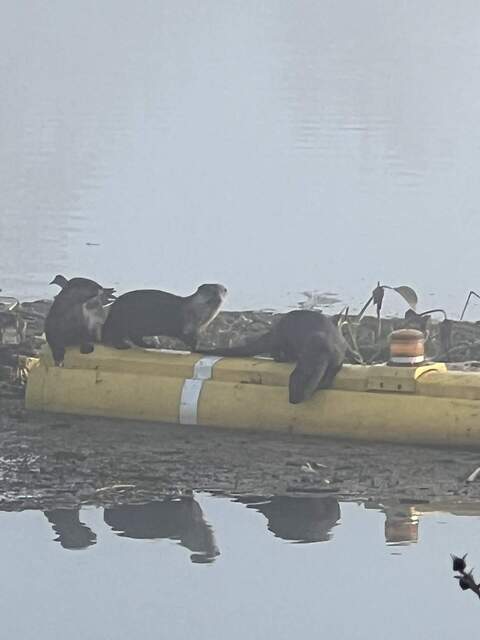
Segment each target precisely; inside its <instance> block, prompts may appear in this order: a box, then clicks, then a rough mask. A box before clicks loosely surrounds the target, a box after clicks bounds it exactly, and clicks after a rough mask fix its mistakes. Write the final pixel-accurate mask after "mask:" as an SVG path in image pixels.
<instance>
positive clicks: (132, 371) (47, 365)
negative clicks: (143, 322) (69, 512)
mask: <svg viewBox="0 0 480 640" xmlns="http://www.w3.org/2000/svg"><path fill="white" fill-rule="evenodd" d="M391 352H392V356H393V357H392V359H391V362H390V365H387V364H381V365H368V366H367V365H344V367H343V369H342V370H341V371H340V373H339V374H338V375H337V377H336V379H335V382H334V386H333V388H332V389H328V390H325V391H317V392H316V393H315V394H314V396H313V397H312V398H311V399H310V400H308V401H306V402H303V403H301V404H297V405H293V404H290V403H289V402H288V379H289V375H290V373H291V371H292V369H293V367H294V365H291V364H283V363H277V362H273V361H272V360H269V359H266V358H221V357H216V356H202V355H201V354H196V353H187V352H174V351H158V350H145V349H129V350H125V351H121V350H116V349H112V348H107V347H104V346H96V347H95V351H94V352H93V353H92V354H88V355H82V354H81V353H79V350H78V348H70V349H68V350H67V353H66V357H65V363H64V366H63V367H55V366H54V365H53V360H52V357H51V354H50V351H49V349H48V347H44V349H43V351H42V353H41V355H40V358H39V360H38V362H37V363H36V364H35V365H34V366H33V368H32V370H31V371H30V375H29V378H28V384H27V392H26V406H27V409H30V410H39V411H52V412H61V413H71V414H82V415H92V416H107V417H114V418H127V419H134V420H149V421H153V422H163V423H178V424H185V425H206V426H211V427H226V428H232V429H250V430H256V431H261V430H268V431H280V432H284V433H299V434H310V435H321V436H329V437H335V438H354V439H361V440H371V441H373V440H376V441H382V440H383V441H390V442H402V443H422V444H443V445H453V446H468V447H472V448H473V447H480V374H478V373H468V372H462V371H448V370H447V367H446V366H445V364H441V363H426V362H424V361H422V360H423V358H422V356H421V355H418V354H417V355H413V356H405V355H402V354H401V353H400V355H399V350H398V345H397V347H394V345H393V344H392V351H391ZM406 360H407V362H405V361H406ZM392 364H393V365H394V366H391V365H392ZM405 364H408V365H410V366H405Z"/></svg>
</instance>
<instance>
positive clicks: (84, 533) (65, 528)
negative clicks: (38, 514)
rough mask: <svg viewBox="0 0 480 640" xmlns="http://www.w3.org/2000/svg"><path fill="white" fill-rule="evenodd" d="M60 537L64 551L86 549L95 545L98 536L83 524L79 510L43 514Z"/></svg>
mask: <svg viewBox="0 0 480 640" xmlns="http://www.w3.org/2000/svg"><path fill="white" fill-rule="evenodd" d="M43 513H44V515H45V517H46V518H47V520H48V521H49V522H50V524H51V525H52V528H53V530H54V531H55V533H56V534H57V535H58V538H56V539H55V540H56V542H60V544H61V545H62V547H63V548H64V549H86V548H87V547H90V546H91V545H93V544H95V542H96V540H97V536H96V535H95V534H94V533H93V531H92V530H91V529H89V528H88V527H87V526H86V525H84V524H83V522H80V510H79V509H53V510H52V511H44V512H43Z"/></svg>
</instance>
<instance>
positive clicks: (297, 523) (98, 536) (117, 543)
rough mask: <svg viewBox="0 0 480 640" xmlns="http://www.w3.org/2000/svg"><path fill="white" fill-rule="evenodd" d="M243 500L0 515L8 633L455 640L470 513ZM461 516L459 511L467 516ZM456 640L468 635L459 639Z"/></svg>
mask: <svg viewBox="0 0 480 640" xmlns="http://www.w3.org/2000/svg"><path fill="white" fill-rule="evenodd" d="M427 509H428V507H425V509H422V508H421V507H419V506H417V507H416V508H414V507H408V506H405V505H401V506H398V505H397V506H396V507H384V506H383V507H382V506H381V505H376V506H375V505H372V507H371V508H369V509H366V508H365V506H364V505H361V504H352V503H340V504H339V503H338V502H337V500H336V499H335V498H333V497H327V498H306V499H296V498H272V499H262V498H259V497H251V498H250V499H244V500H242V502H234V501H231V500H227V499H225V498H215V497H209V496H205V495H197V496H196V497H195V499H194V500H187V501H169V502H164V503H162V502H156V503H150V504H147V505H136V506H129V507H116V508H112V509H105V510H103V509H91V508H88V509H82V510H81V511H80V512H79V511H75V510H72V511H68V510H56V511H49V512H45V513H44V514H42V513H41V512H34V511H30V512H23V513H2V514H0V524H1V526H0V560H1V566H2V575H3V584H4V590H3V595H2V602H1V609H2V632H3V635H4V637H8V638H15V639H17V638H18V639H22V640H30V639H32V640H33V639H34V638H35V639H40V640H43V639H45V640H47V639H49V640H56V639H57V638H59V639H60V638H65V637H68V638H71V639H72V640H75V639H77V638H78V639H83V638H92V639H96V638H98V639H101V640H106V639H112V640H113V639H118V640H123V639H124V638H125V639H127V638H145V639H150V638H152V639H154V638H167V637H168V638H173V639H179V640H180V639H181V640H184V639H185V638H192V639H197V638H198V639H201V640H203V639H205V640H207V639H211V640H216V639H217V638H218V639H220V638H232V639H237V638H238V639H239V640H240V639H241V640H244V639H245V638H259V639H260V638H278V639H283V638H285V640H287V639H291V638H303V637H310V636H313V637H319V638H320V637H330V638H342V639H343V638H345V639H349V638H385V637H389V638H392V639H397V638H398V639H400V638H405V637H414V638H420V639H423V638H425V639H427V638H435V637H437V638H451V637H461V635H462V634H463V633H465V634H468V633H469V632H471V628H472V625H475V624H476V621H477V620H478V615H479V606H480V604H479V602H478V600H477V599H475V598H474V597H473V594H470V593H462V592H461V591H460V589H459V588H458V586H457V584H456V583H455V582H454V581H453V579H452V571H451V567H450V558H449V553H450V552H451V551H454V552H457V553H460V552H464V551H467V550H468V551H471V555H472V559H473V558H474V557H475V554H478V553H479V550H478V538H479V534H480V518H479V515H476V514H480V505H479V506H478V507H477V508H466V509H465V508H461V507H459V508H458V509H456V510H455V509H453V511H454V513H455V514H456V515H454V513H443V512H434V513H428V512H427ZM468 514H469V515H468ZM465 637H467V635H465Z"/></svg>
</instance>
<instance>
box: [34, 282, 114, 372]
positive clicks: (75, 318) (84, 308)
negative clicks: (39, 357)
mask: <svg viewBox="0 0 480 640" xmlns="http://www.w3.org/2000/svg"><path fill="white" fill-rule="evenodd" d="M75 280H76V279H75ZM103 297H104V291H103V289H101V288H98V286H97V285H96V284H94V283H89V282H88V281H87V282H80V283H79V282H78V281H77V282H72V281H71V282H68V283H67V284H66V285H65V286H64V287H63V289H62V290H61V291H60V293H59V294H58V295H57V296H56V298H55V300H54V301H53V304H52V306H51V307H50V310H49V312H48V315H47V317H46V319H45V336H46V338H47V342H48V344H49V346H50V349H51V351H52V355H53V359H54V361H55V365H56V366H60V365H61V364H62V363H63V359H64V356H65V347H68V346H80V351H81V352H82V353H91V352H92V351H93V343H94V342H99V341H100V338H101V327H102V325H103V323H104V322H105V318H106V316H107V313H106V311H105V309H104V308H103V306H102V302H103Z"/></svg>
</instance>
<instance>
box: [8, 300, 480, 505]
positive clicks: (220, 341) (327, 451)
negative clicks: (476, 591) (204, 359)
mask: <svg viewBox="0 0 480 640" xmlns="http://www.w3.org/2000/svg"><path fill="white" fill-rule="evenodd" d="M50 304H51V303H50V302H49V301H38V302H35V303H23V304H21V305H20V306H19V307H17V308H16V309H14V310H11V311H3V312H1V313H0V320H1V322H3V324H1V322H0V324H1V326H0V337H1V344H0V379H1V378H3V380H2V381H1V382H0V442H1V455H0V477H1V480H2V483H1V489H0V509H3V510H18V509H26V508H35V509H44V510H45V509H53V508H77V507H79V506H81V505H84V504H94V505H99V506H111V505H117V504H129V503H138V502H146V501H149V500H153V499H159V498H163V497H165V496H172V495H173V496H181V495H188V494H190V493H191V492H192V491H211V492H218V493H225V494H228V495H252V494H255V495H311V496H325V495H332V496H336V497H338V498H339V499H346V500H363V501H367V502H369V503H372V504H377V503H382V504H389V505H405V504H425V505H427V504H432V505H433V504H436V503H438V502H442V503H445V502H447V503H448V504H450V505H453V506H452V508H453V507H455V506H456V507H455V508H457V507H458V505H462V504H473V503H475V502H476V501H480V479H479V480H478V481H476V482H473V483H467V482H466V478H467V477H468V476H469V474H470V473H471V472H472V471H473V470H474V469H475V468H476V467H477V466H480V454H477V453H472V452H468V451H447V450H441V449H427V448H421V447H408V446H400V445H395V446H392V445H385V444H378V445H376V444H368V445H367V444H359V443H350V442H333V441H327V440H322V439H319V438H311V437H302V436H297V435H296V436H287V435H279V434H258V433H256V434H255V433H246V432H243V433H233V432H231V431H227V430H218V429H208V428H201V427H185V426H178V425H156V424H146V423H143V422H133V421H126V422H122V421H119V420H107V419H100V418H91V417H74V416H59V415H53V414H52V415H48V414H39V415H36V414H32V413H28V412H26V411H25V409H24V406H23V397H22V396H23V389H24V383H25V373H26V371H25V369H24V368H23V367H22V358H25V357H27V356H34V355H36V354H37V353H38V350H39V349H40V348H41V346H42V345H43V344H44V338H43V335H42V334H43V322H44V317H45V315H46V313H47V311H48V308H49V306H50ZM0 311H1V310H0ZM273 318H274V315H273V314H272V313H271V312H267V311H250V312H222V313H221V314H219V316H218V318H217V319H216V320H215V321H214V323H212V325H211V326H210V327H209V328H208V330H207V331H206V332H205V334H204V335H203V336H202V343H201V346H205V347H206V346H209V347H211V346H212V345H213V346H219V345H221V346H224V345H228V344H230V343H232V342H238V341H240V340H241V339H243V338H245V337H249V336H256V335H258V334H260V333H263V332H264V331H265V330H267V329H268V328H269V327H270V326H271V324H272V321H273ZM418 321H419V320H418V318H413V322H414V323H415V322H418ZM421 322H422V323H423V327H422V328H423V329H424V330H426V331H428V335H429V340H428V344H427V352H430V354H434V353H438V352H439V351H440V350H442V349H444V348H445V346H444V340H445V336H447V337H448V340H449V341H450V344H454V345H456V351H455V355H456V356H457V358H456V359H458V360H461V359H462V358H459V357H458V355H459V354H460V355H461V356H462V357H463V359H464V360H476V359H478V358H479V357H480V352H479V353H478V354H477V350H478V349H479V346H478V345H479V344H480V328H479V326H478V325H476V324H473V323H451V324H450V325H449V326H448V332H446V331H445V325H443V330H442V329H441V326H442V325H441V323H433V322H432V321H431V320H428V321H424V320H421ZM401 326H412V318H410V319H409V320H407V321H406V320H405V319H389V320H382V325H381V331H380V335H379V336H377V335H376V333H377V328H378V325H377V320H376V319H375V318H369V317H365V318H363V319H362V321H361V323H360V324H359V326H358V328H357V329H358V330H357V333H356V340H357V344H358V346H359V347H360V348H361V350H362V353H363V354H365V356H366V357H367V355H368V354H369V353H370V354H371V353H374V352H375V353H378V354H380V355H381V354H382V349H385V346H386V338H387V335H388V333H389V332H390V331H391V330H392V329H394V328H399V327H401ZM153 343H154V344H155V345H156V346H161V347H164V348H168V347H173V348H175V347H177V348H178V347H179V346H181V344H180V343H179V342H178V341H175V340H169V339H165V338H158V339H157V338H155V339H154V340H153ZM462 350H463V351H462ZM19 356H20V357H19ZM458 366H461V367H462V368H466V367H468V365H465V364H462V365H457V367H458ZM470 368H471V369H472V370H475V368H476V364H475V362H474V363H473V364H472V365H470ZM392 508H394V507H392Z"/></svg>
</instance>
